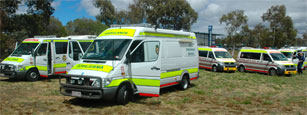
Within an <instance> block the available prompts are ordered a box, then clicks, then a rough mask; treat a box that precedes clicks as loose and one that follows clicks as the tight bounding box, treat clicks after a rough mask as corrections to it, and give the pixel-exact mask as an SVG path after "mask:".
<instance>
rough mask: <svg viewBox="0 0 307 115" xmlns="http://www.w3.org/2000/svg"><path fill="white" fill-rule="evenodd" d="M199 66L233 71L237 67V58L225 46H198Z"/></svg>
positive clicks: (214, 69) (213, 69)
mask: <svg viewBox="0 0 307 115" xmlns="http://www.w3.org/2000/svg"><path fill="white" fill-rule="evenodd" d="M198 51H199V67H200V68H204V69H209V70H212V71H214V72H216V71H231V72H234V71H236V70H237V68H236V60H235V59H233V57H232V56H231V55H230V54H229V53H228V51H227V50H226V49H224V48H211V47H198Z"/></svg>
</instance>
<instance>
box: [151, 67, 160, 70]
mask: <svg viewBox="0 0 307 115" xmlns="http://www.w3.org/2000/svg"><path fill="white" fill-rule="evenodd" d="M154 69H155V70H160V68H157V67H156V66H154V67H152V68H151V70H154Z"/></svg>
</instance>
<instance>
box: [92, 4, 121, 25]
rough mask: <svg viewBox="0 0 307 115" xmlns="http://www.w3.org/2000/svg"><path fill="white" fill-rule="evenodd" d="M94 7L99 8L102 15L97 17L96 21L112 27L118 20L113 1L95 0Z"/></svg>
mask: <svg viewBox="0 0 307 115" xmlns="http://www.w3.org/2000/svg"><path fill="white" fill-rule="evenodd" d="M94 6H95V7H96V8H99V10H100V14H98V15H97V16H96V19H97V20H99V21H100V22H103V23H105V24H106V25H107V26H110V25H111V24H113V23H114V21H115V19H116V12H115V8H114V6H113V4H112V3H111V0H95V2H94Z"/></svg>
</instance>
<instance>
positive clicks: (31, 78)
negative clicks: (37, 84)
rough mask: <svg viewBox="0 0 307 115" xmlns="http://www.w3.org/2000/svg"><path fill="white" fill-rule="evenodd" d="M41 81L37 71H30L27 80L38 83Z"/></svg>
mask: <svg viewBox="0 0 307 115" xmlns="http://www.w3.org/2000/svg"><path fill="white" fill-rule="evenodd" d="M38 79H39V73H38V71H37V70H35V69H30V70H29V71H28V73H27V75H26V80H28V81H37V80H38Z"/></svg>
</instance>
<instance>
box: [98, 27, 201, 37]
mask: <svg viewBox="0 0 307 115" xmlns="http://www.w3.org/2000/svg"><path fill="white" fill-rule="evenodd" d="M145 36H146V37H165V38H183V39H196V36H195V34H194V33H193V32H184V31H177V30H167V29H155V28H148V27H114V28H109V29H107V30H105V31H103V32H102V33H101V34H100V35H99V36H98V38H97V39H100V38H110V37H117V38H118V37H125V38H134V37H145Z"/></svg>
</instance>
